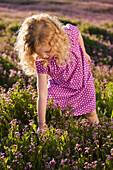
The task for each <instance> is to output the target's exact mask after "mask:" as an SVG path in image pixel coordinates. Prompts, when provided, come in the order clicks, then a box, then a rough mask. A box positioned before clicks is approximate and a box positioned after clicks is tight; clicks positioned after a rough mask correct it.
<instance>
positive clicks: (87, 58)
mask: <svg viewBox="0 0 113 170" xmlns="http://www.w3.org/2000/svg"><path fill="white" fill-rule="evenodd" d="M85 57H86V60H87V61H88V62H89V64H90V63H91V57H90V56H89V55H88V54H87V53H85Z"/></svg>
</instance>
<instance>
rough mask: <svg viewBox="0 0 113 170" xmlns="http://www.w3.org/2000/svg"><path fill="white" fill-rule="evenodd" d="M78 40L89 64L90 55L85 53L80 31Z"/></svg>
mask: <svg viewBox="0 0 113 170" xmlns="http://www.w3.org/2000/svg"><path fill="white" fill-rule="evenodd" d="M78 41H79V43H80V45H81V47H82V50H83V52H84V55H85V57H86V59H87V61H88V62H89V64H90V63H91V58H90V56H89V55H88V54H87V52H86V49H85V47H84V42H83V38H82V35H81V33H80V32H79V37H78Z"/></svg>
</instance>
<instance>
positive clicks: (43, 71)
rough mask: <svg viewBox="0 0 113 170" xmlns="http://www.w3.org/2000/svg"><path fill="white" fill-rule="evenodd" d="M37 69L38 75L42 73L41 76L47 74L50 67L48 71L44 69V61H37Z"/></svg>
mask: <svg viewBox="0 0 113 170" xmlns="http://www.w3.org/2000/svg"><path fill="white" fill-rule="evenodd" d="M35 64H36V69H37V73H41V74H47V72H48V66H47V68H46V69H44V68H43V62H42V61H36V62H35Z"/></svg>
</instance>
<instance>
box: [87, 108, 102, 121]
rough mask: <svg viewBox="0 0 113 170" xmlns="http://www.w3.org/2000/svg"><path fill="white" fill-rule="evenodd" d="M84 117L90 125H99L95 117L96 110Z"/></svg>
mask: <svg viewBox="0 0 113 170" xmlns="http://www.w3.org/2000/svg"><path fill="white" fill-rule="evenodd" d="M85 116H86V117H87V118H88V119H89V121H90V122H91V123H96V124H99V119H98V116H97V112H96V109H95V110H93V111H92V112H90V113H87V114H86V115H85Z"/></svg>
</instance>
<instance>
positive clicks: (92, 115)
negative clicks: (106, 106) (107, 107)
mask: <svg viewBox="0 0 113 170" xmlns="http://www.w3.org/2000/svg"><path fill="white" fill-rule="evenodd" d="M96 114H97V113H96V109H95V110H93V111H92V112H90V113H87V114H86V117H94V116H95V115H96Z"/></svg>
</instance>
